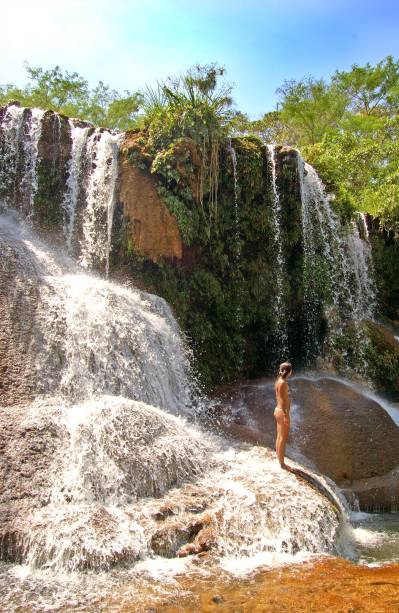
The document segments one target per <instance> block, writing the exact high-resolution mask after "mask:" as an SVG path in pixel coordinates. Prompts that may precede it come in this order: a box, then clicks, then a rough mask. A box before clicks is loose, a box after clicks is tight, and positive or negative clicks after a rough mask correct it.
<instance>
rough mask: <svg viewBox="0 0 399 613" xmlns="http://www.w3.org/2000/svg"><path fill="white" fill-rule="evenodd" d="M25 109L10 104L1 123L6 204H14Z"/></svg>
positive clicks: (0, 174) (0, 175)
mask: <svg viewBox="0 0 399 613" xmlns="http://www.w3.org/2000/svg"><path fill="white" fill-rule="evenodd" d="M23 120H24V109H23V108H21V107H19V106H16V105H10V106H9V107H7V109H6V112H5V115H4V118H3V121H2V123H1V142H0V155H1V158H0V161H1V164H0V190H1V195H2V200H3V202H4V203H5V204H6V206H8V207H10V206H14V205H15V199H16V193H15V192H16V180H17V168H18V162H19V157H20V141H21V132H22V124H23Z"/></svg>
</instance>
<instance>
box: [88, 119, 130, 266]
mask: <svg viewBox="0 0 399 613" xmlns="http://www.w3.org/2000/svg"><path fill="white" fill-rule="evenodd" d="M121 138H122V136H121V135H120V134H112V133H111V132H108V131H104V130H102V129H101V128H97V129H96V130H95V131H94V133H93V134H92V135H91V136H90V137H89V139H88V142H87V155H88V156H89V157H90V159H91V162H92V169H91V172H90V176H89V179H88V186H87V192H86V201H87V204H86V210H85V216H84V220H83V240H82V243H81V257H80V262H81V264H82V266H83V267H84V268H93V267H94V266H96V265H98V264H100V265H103V264H104V263H105V271H106V275H107V276H108V271H109V252H110V248H111V233H112V221H113V216H114V209H115V184H116V180H117V178H118V153H119V143H120V141H121Z"/></svg>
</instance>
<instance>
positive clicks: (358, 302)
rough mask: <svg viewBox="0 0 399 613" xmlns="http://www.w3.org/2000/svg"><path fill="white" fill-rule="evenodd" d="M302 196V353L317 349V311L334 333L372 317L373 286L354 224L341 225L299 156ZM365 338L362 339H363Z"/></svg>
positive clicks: (363, 245)
mask: <svg viewBox="0 0 399 613" xmlns="http://www.w3.org/2000/svg"><path fill="white" fill-rule="evenodd" d="M298 174H299V183H300V190H301V201H302V232H303V253H304V261H303V271H304V312H305V316H306V319H305V321H306V335H305V338H306V348H305V349H306V357H307V359H308V360H310V359H311V358H312V356H313V355H315V354H317V353H319V352H320V350H321V348H320V346H319V342H318V329H317V327H318V320H319V318H320V316H321V313H322V311H323V310H324V314H325V315H327V317H328V320H329V323H330V327H331V328H334V329H335V332H336V333H337V334H338V335H339V334H340V333H342V331H343V327H344V326H345V324H347V323H348V322H354V321H359V320H363V319H373V317H374V310H375V304H376V299H375V296H376V289H375V282H374V279H373V270H372V261H371V250H370V245H369V243H368V241H367V240H364V239H362V238H361V237H360V234H359V231H358V229H357V225H356V223H352V224H349V225H347V226H343V225H342V224H341V223H340V221H339V219H338V217H337V216H336V214H335V213H334V211H333V209H332V207H331V204H330V202H331V197H330V196H328V195H327V194H326V192H325V188H324V185H323V184H322V182H321V180H320V178H319V177H318V175H317V173H316V171H315V170H314V168H312V166H310V165H309V164H305V163H304V161H303V159H302V157H300V156H299V155H298ZM363 340H364V339H363Z"/></svg>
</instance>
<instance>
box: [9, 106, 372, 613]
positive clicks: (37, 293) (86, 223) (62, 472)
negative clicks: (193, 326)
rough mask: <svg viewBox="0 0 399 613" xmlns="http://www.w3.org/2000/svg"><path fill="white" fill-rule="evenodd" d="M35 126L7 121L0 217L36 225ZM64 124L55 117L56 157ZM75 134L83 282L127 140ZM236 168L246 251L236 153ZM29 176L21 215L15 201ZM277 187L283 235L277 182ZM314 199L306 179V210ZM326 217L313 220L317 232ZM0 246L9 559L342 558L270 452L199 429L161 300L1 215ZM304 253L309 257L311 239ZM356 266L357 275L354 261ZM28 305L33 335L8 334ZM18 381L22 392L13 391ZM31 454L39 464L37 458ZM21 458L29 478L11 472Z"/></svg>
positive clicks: (326, 509) (72, 165)
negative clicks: (202, 554)
mask: <svg viewBox="0 0 399 613" xmlns="http://www.w3.org/2000/svg"><path fill="white" fill-rule="evenodd" d="M42 117H43V115H42V112H41V111H38V112H36V111H34V112H32V113H30V111H28V110H27V109H21V108H19V107H16V106H10V107H8V109H7V111H6V113H5V116H4V117H3V119H2V123H1V130H2V132H1V134H2V136H1V150H0V176H1V177H4V178H5V179H6V181H8V183H7V182H6V188H7V189H6V192H7V193H6V194H4V200H5V203H6V206H5V208H6V209H17V210H19V211H20V212H21V213H22V217H27V218H28V219H30V218H31V216H32V211H33V210H34V205H35V202H34V197H35V190H36V186H37V163H38V157H39V148H38V145H39V139H40V131H41V119H42ZM60 125H61V124H59V117H58V116H56V117H55V119H54V124H53V126H54V130H55V133H54V134H53V137H54V139H53V140H54V142H55V143H57V142H59V141H60V138H59V136H60V134H61V130H59V126H60ZM57 126H58V127H57ZM69 127H70V133H71V156H70V160H69V164H68V179H67V184H66V189H65V193H64V199H63V206H62V211H63V215H64V217H63V221H64V234H65V241H66V244H67V247H68V250H69V251H71V252H74V253H75V249H74V247H75V246H76V245H78V243H79V241H80V263H81V264H82V265H83V267H84V268H86V269H87V268H105V272H106V273H108V269H109V253H110V249H111V230H112V218H113V211H114V206H115V186H116V182H117V170H118V166H117V161H118V149H119V142H120V139H121V138H122V137H121V135H117V134H112V133H110V132H107V131H104V130H100V129H96V130H94V128H87V127H79V126H78V125H77V124H76V125H75V124H74V123H73V122H70V124H69ZM233 151H234V150H233ZM231 159H232V164H233V175H234V196H235V201H234V207H235V208H234V214H235V222H236V225H237V237H238V238H239V227H238V225H239V211H238V174H237V164H236V158H235V152H232V153H231ZM271 159H272V162H271V163H272V167H273V168H274V159H273V156H271ZM39 161H40V160H39ZM21 169H22V170H21ZM273 172H275V168H274V171H273ZM21 176H23V177H26V181H25V182H24V181H22V183H21V185H22V186H23V188H24V189H23V190H22V191H23V199H22V200H23V206H22V205H21V204H20V200H21V199H20V197H19V195H18V193H17V192H18V189H19V188H18V179H17V178H18V177H21ZM28 181H30V183H28ZM273 182H274V187H273V189H274V195H275V199H274V212H275V214H276V224H277V231H280V230H279V227H278V226H279V224H278V217H279V198H278V191H277V188H276V183H275V174H274V175H273ZM310 184H311V181H310V178H309V177H308V178H305V177H303V180H302V188H303V190H304V195H303V201H304V202H305V197H308V195H309V193H310ZM318 202H319V201H318ZM318 207H319V208H318ZM320 207H321V208H320ZM323 207H324V204H323V203H320V202H319V203H318V205H317V206H316V213H317V215H319V219H324V217H323V215H324V212H323V210H324V209H323ZM308 208H309V209H310V208H311V202H310V196H309V207H308ZM324 208H326V207H324ZM304 209H306V202H305V205H304ZM321 209H323V210H321ZM306 210H307V209H306ZM305 212H306V211H305ZM308 216H310V213H309V215H308ZM19 217H21V215H20V216H19ZM327 217H328V214H327ZM78 218H79V220H78ZM78 223H80V224H81V226H80V227H79V228H77V225H78ZM305 225H306V224H305ZM328 228H330V230H331V227H330V226H328V223H327V229H328ZM307 229H308V228H307ZM0 239H1V240H0V246H1V249H2V258H1V261H0V296H1V297H3V296H5V297H6V298H5V300H4V304H5V308H6V310H7V312H8V313H11V315H12V316H11V317H10V322H8V320H7V321H6V325H4V326H3V327H1V326H0V331H1V334H4V335H7V334H9V336H5V338H6V342H5V344H6V346H7V347H8V346H9V347H10V352H9V353H10V356H11V358H10V365H11V367H10V368H8V369H7V373H6V375H7V377H8V381H10V386H9V388H10V390H11V392H9V393H8V400H7V404H8V406H7V411H8V413H7V411H4V412H3V411H2V412H0V420H2V419H3V420H5V422H6V424H7V428H8V430H7V431H10V432H11V434H10V443H9V447H7V445H5V447H4V449H6V451H5V452H4V453H8V454H9V455H7V462H8V464H7V466H8V468H7V471H6V473H7V474H6V476H7V479H8V480H7V484H8V483H10V484H11V485H9V486H8V485H7V487H8V488H9V490H7V488H6V489H5V491H6V493H7V492H8V491H10V492H11V494H10V501H8V502H7V500H6V502H5V503H4V504H5V505H6V504H9V505H10V506H9V508H8V507H7V513H6V514H5V515H4V517H5V519H3V520H2V522H4V523H0V529H1V530H2V532H1V535H0V536H1V538H0V552H1V555H2V557H3V558H4V559H13V560H19V561H22V562H24V563H28V564H29V565H30V566H31V567H32V568H34V567H44V568H50V569H51V570H52V571H57V572H59V571H60V570H64V569H67V570H72V571H73V570H77V569H82V568H93V569H99V568H105V569H107V568H109V567H110V566H112V565H116V564H118V563H123V564H132V563H133V562H135V561H137V560H140V559H141V560H142V559H145V560H150V559H154V558H156V557H157V556H163V557H170V558H173V557H175V556H176V555H183V554H186V553H193V552H196V551H200V550H201V548H202V549H207V548H208V549H213V551H214V552H215V559H216V560H218V561H219V562H220V561H221V560H224V561H225V563H226V565H227V566H228V565H229V564H230V565H231V564H232V565H233V566H234V565H235V564H240V563H242V560H246V561H248V560H256V561H257V563H258V562H259V560H260V558H262V556H264V558H262V559H263V561H265V559H271V558H273V559H274V557H275V558H279V557H281V558H284V556H291V557H290V558H289V559H290V560H291V559H295V556H297V555H298V556H299V558H300V556H302V555H305V554H309V553H320V552H339V551H340V543H339V535H340V531H341V528H342V515H343V510H342V509H339V508H337V505H335V504H331V501H330V499H327V498H326V497H324V496H323V495H322V494H320V492H318V491H316V490H314V489H312V488H309V487H308V486H307V485H306V484H305V483H304V482H301V481H298V479H297V478H296V476H295V475H294V474H290V473H287V474H286V473H282V472H281V471H280V469H279V467H278V464H277V462H276V460H275V458H274V454H273V453H272V452H270V451H267V450H262V449H259V448H248V447H240V446H239V445H238V446H237V447H233V446H230V445H228V444H227V443H226V441H224V440H223V439H219V438H216V437H214V436H213V435H211V434H210V433H208V432H205V431H204V430H200V429H199V428H197V427H194V426H193V425H192V424H191V425H190V421H195V418H196V410H195V406H196V392H195V385H194V383H193V382H192V377H191V373H190V364H189V356H188V353H187V349H186V348H185V345H184V343H183V341H182V339H181V336H180V332H179V328H178V325H177V323H176V321H175V320H174V318H173V316H172V313H171V311H170V308H169V306H168V305H167V303H165V301H163V300H162V299H161V298H159V297H157V296H152V295H149V294H145V293H143V292H139V291H138V290H135V289H128V288H126V287H121V286H119V285H117V284H114V283H110V282H108V281H106V280H103V279H100V278H99V277H96V276H93V275H90V274H87V270H82V268H80V267H79V266H78V265H77V264H76V263H75V262H73V261H72V260H71V259H69V258H67V257H65V256H62V255H60V254H59V253H57V252H54V251H52V250H50V249H49V247H48V246H46V245H45V244H44V243H42V242H40V241H39V239H38V238H37V236H35V234H34V233H33V232H32V231H31V230H28V229H27V228H25V227H24V225H23V224H22V223H20V222H19V223H16V222H15V219H14V220H13V219H10V218H9V217H8V216H7V217H6V216H2V217H1V218H0ZM306 240H308V243H309V245H310V247H309V253H311V252H312V251H311V249H312V247H311V245H312V240H313V239H312V237H309V233H308V238H307V239H306ZM237 245H238V247H239V241H237ZM351 248H353V245H352V247H351ZM342 249H343V250H344V247H342ZM77 251H79V250H77ZM237 251H238V249H237ZM3 253H4V254H5V258H3ZM238 253H239V252H238ZM333 259H334V258H333ZM366 260H367V258H366V259H365V261H366ZM356 261H357V262H358V265H360V264H361V258H360V257H358V258H357V260H356ZM7 262H9V269H10V270H11V273H12V274H10V270H8V269H7ZM280 264H281V266H283V262H282V261H281V262H279V265H280ZM337 274H338V273H337ZM1 304H3V303H1ZM21 305H22V307H23V312H24V314H26V315H27V320H26V321H24V322H23V325H22V324H21V322H19V324H18V325H16V327H15V326H14V327H13V325H14V320H15V319H18V314H19V313H20V309H21ZM9 323H10V325H8V324H9ZM11 324H12V325H11ZM15 330H16V331H17V332H18V339H17V340H18V343H19V344H18V345H17V344H15V345H13V343H16V340H15V334H14V332H15ZM24 339H25V340H24ZM0 340H1V341H2V342H4V341H3V337H2V338H1V339H0ZM283 345H284V343H283ZM21 347H22V349H21ZM12 360H14V361H15V364H16V366H15V368H14V363H11V362H12ZM18 360H19V362H21V361H23V362H24V363H23V364H22V366H21V364H20V363H19V362H18ZM17 362H18V363H17ZM21 373H22V374H23V377H22V378H23V380H24V381H25V380H26V386H25V388H26V389H25V388H24V389H22V387H23V386H22V387H21V389H19V387H18V386H19V385H20V382H21V381H20V380H21ZM13 386H14V387H13ZM17 387H18V392H20V396H21V403H19V404H18V402H19V400H18V402H17V401H16V400H15V406H14V405H13V403H12V392H13V391H15V389H16V388H17ZM32 397H33V399H32ZM18 398H19V397H18ZM13 428H15V432H14V430H13ZM25 444H26V448H25V447H24V446H23V445H25ZM7 449H8V451H7ZM36 451H37V453H38V457H35V458H34V462H36V464H35V463H34V462H33V461H32V462H31V456H30V455H29V454H31V453H35V452H36ZM25 456H26V457H27V458H28V460H27V464H25V465H23V466H22V468H21V466H20V465H19V464H18V459H19V457H21V458H22V459H21V461H23V459H24V457H25ZM7 462H6V463H7ZM13 462H16V467H15V469H14V464H13ZM9 474H10V475H11V477H8V475H9ZM13 475H14V476H13ZM26 475H27V477H26ZM13 478H14V479H15V482H13V481H12V479H13ZM24 479H26V480H25V481H24ZM15 484H16V485H15ZM15 487H16V490H15ZM18 497H19V498H18ZM2 500H3V499H2ZM15 500H18V504H15ZM287 500H289V501H290V503H289V505H287ZM20 501H22V502H21V503H20ZM2 504H3V502H2ZM338 507H339V505H338ZM299 515H300V517H301V522H300V523H298V516H299ZM204 542H205V545H204ZM299 558H297V559H299ZM46 580H47V579H46ZM96 580H97V579H96ZM32 610H33V609H32Z"/></svg>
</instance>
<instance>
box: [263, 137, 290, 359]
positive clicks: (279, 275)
mask: <svg viewBox="0 0 399 613" xmlns="http://www.w3.org/2000/svg"><path fill="white" fill-rule="evenodd" d="M267 148H268V151H269V159H270V166H271V170H272V190H273V203H272V212H273V215H272V226H273V236H274V249H275V254H276V272H275V280H276V289H277V291H276V295H275V297H274V302H273V304H274V308H275V317H276V339H277V347H276V353H277V356H276V362H282V361H284V360H286V359H287V358H288V333H287V314H286V304H285V299H284V298H285V296H284V278H285V261H284V255H283V245H282V231H281V204H280V195H279V193H278V187H277V178H276V159H275V151H274V145H268V146H267Z"/></svg>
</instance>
